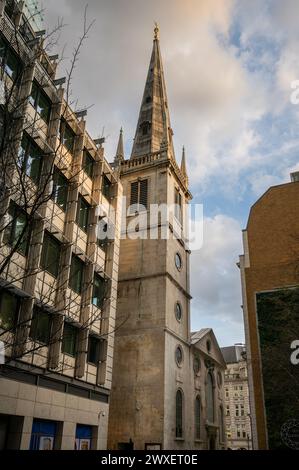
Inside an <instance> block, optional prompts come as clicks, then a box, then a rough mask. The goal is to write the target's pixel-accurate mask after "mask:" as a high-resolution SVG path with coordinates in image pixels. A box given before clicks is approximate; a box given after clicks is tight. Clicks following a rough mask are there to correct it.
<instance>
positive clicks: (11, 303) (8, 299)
mask: <svg viewBox="0 0 299 470" xmlns="http://www.w3.org/2000/svg"><path fill="white" fill-rule="evenodd" d="M18 306H19V302H18V298H17V297H15V296H14V295H12V294H10V293H9V292H2V294H0V327H1V328H3V329H4V330H10V329H11V328H13V327H14V326H15V324H16V319H17V313H18Z"/></svg>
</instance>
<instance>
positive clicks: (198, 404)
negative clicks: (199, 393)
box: [194, 397, 200, 439]
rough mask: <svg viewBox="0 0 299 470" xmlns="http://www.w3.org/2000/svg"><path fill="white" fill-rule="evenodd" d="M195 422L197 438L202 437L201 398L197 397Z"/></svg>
mask: <svg viewBox="0 0 299 470" xmlns="http://www.w3.org/2000/svg"><path fill="white" fill-rule="evenodd" d="M194 415H195V416H194V422H195V439H200V398H199V397H196V398H195V410H194Z"/></svg>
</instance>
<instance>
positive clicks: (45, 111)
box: [36, 90, 51, 123]
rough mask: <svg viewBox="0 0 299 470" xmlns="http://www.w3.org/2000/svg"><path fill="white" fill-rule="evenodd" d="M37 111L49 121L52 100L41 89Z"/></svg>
mask: <svg viewBox="0 0 299 470" xmlns="http://www.w3.org/2000/svg"><path fill="white" fill-rule="evenodd" d="M36 110H37V112H38V113H39V114H40V116H41V118H42V119H43V120H44V121H45V122H47V123H48V122H49V120H50V114H51V101H50V100H49V98H48V97H47V96H46V95H45V93H43V92H42V91H41V90H40V92H39V98H38V102H37V107H36Z"/></svg>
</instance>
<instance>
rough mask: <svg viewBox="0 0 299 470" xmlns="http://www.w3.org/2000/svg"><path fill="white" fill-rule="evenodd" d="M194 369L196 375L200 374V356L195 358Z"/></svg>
mask: <svg viewBox="0 0 299 470" xmlns="http://www.w3.org/2000/svg"><path fill="white" fill-rule="evenodd" d="M193 369H194V372H195V374H198V372H199V371H200V359H199V357H198V356H194V361H193Z"/></svg>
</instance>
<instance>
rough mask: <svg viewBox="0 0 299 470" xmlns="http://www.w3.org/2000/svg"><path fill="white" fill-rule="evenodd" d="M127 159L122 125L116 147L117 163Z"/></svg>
mask: <svg viewBox="0 0 299 470" xmlns="http://www.w3.org/2000/svg"><path fill="white" fill-rule="evenodd" d="M124 159H125V152H124V138H123V128H122V127H121V129H120V132H119V139H118V144H117V149H116V155H115V158H114V162H115V163H119V162H120V161H123V160H124Z"/></svg>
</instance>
